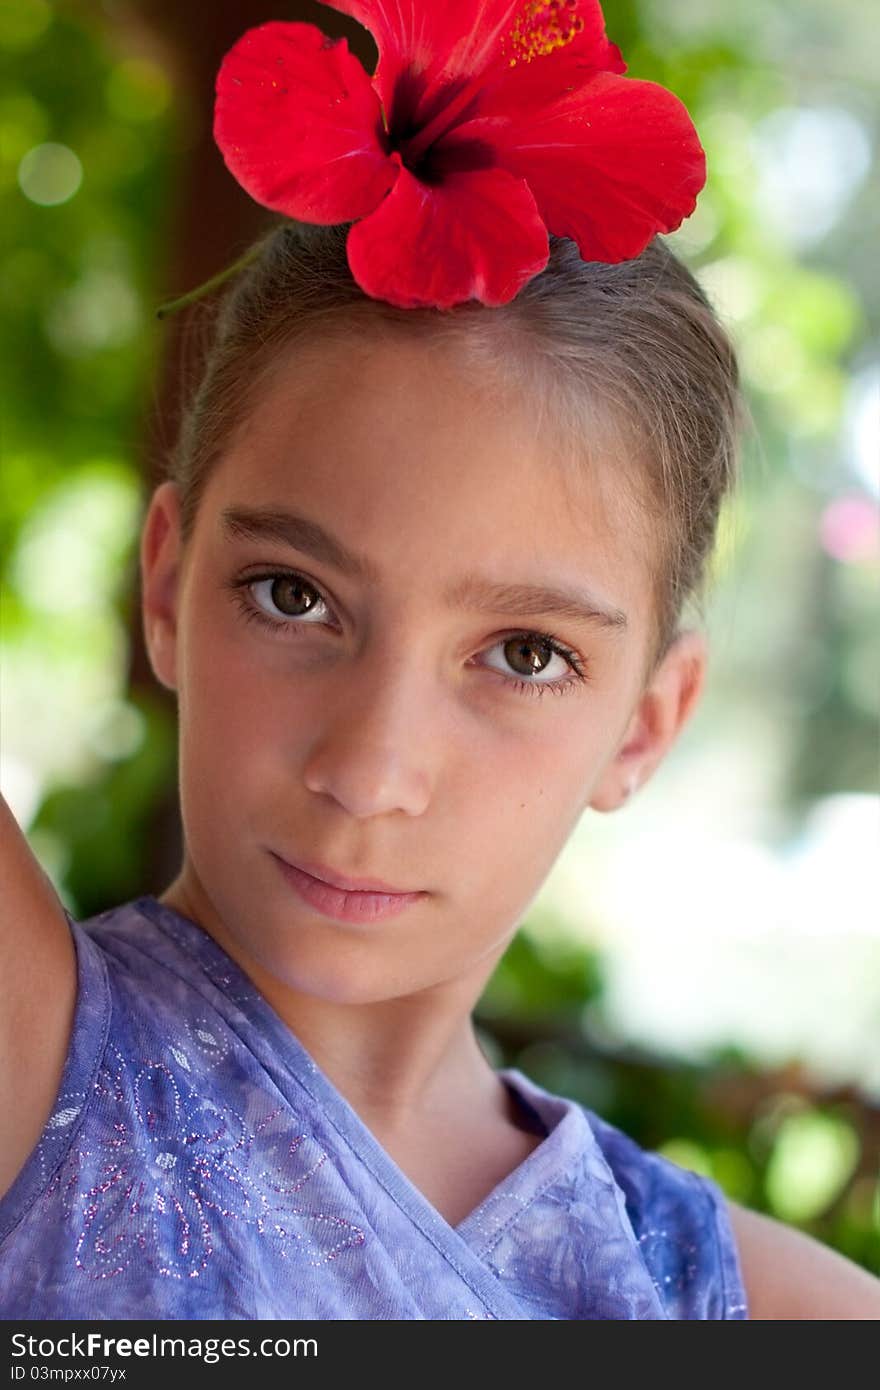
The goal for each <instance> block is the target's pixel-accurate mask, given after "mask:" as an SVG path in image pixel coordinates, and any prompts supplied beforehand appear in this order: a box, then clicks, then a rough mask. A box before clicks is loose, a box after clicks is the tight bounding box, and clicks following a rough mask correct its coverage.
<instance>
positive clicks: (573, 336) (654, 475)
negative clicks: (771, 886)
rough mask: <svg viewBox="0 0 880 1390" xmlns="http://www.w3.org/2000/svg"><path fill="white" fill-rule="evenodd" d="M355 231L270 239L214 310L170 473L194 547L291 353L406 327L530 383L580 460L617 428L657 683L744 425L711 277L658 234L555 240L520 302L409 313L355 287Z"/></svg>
mask: <svg viewBox="0 0 880 1390" xmlns="http://www.w3.org/2000/svg"><path fill="white" fill-rule="evenodd" d="M349 226H350V224H349V223H343V224H339V225H336V226H329V227H325V226H317V225H311V224H305V223H298V222H295V221H293V220H291V219H288V218H285V219H284V220H283V221H282V222H281V223H280V224H278V225H277V226H275V227H273V228H272V229H271V230H270V231H269V232H268V233H267V234H266V235H265V236H264V237H263V238H261V239H260V240H259V241H258V242H257V243H255V247H254V258H253V259H252V260H251V261H250V262H249V263H248V265H247V267H246V268H245V269H244V270H243V271H241V272H239V273H238V274H237V275H236V277H235V278H234V280H232V281H231V283H230V286H229V288H228V289H227V290H226V293H225V294H224V295H223V297H222V299H221V300H220V301H219V304H218V305H217V306H216V308H215V309H214V310H213V311H212V318H211V326H210V334H211V336H210V340H209V342H208V345H207V351H206V353H205V356H204V361H203V365H202V368H201V375H200V378H199V380H198V381H197V383H196V385H195V389H194V391H193V392H192V396H191V399H190V401H189V403H188V405H187V407H186V409H185V413H184V416H183V418H182V422H181V428H180V432H179V435H178V440H177V445H176V448H175V449H174V451H173V453H172V454H171V456H170V458H169V460H168V463H167V465H166V473H167V476H168V477H169V478H170V479H171V480H173V481H174V482H175V483H176V484H177V486H178V488H179V490H180V495H181V537H182V542H183V544H184V546H186V545H187V544H188V542H189V540H190V538H191V536H192V533H193V529H194V526H195V520H196V514H197V512H198V508H199V502H200V499H201V497H202V494H203V492H204V489H205V486H206V484H207V482H208V479H209V478H210V476H211V473H212V471H213V469H214V468H215V466H216V464H217V462H218V460H219V459H220V457H221V456H222V455H223V453H224V452H225V451H226V449H227V448H228V447H229V444H230V442H231V439H232V436H233V434H234V433H235V431H236V430H237V428H238V427H239V425H240V424H241V423H242V422H243V421H245V420H246V419H247V418H248V416H249V414H250V412H251V410H252V408H253V407H254V405H255V404H256V402H257V399H258V395H259V391H260V387H261V385H262V384H263V383H264V382H265V380H266V378H267V376H268V375H269V374H270V373H271V371H272V370H273V368H274V367H275V366H276V365H277V363H278V360H279V356H280V355H281V354H282V352H283V353H284V354H285V355H286V354H287V353H288V351H289V349H291V348H293V347H295V346H296V345H297V344H301V345H302V347H303V350H306V348H307V347H308V346H314V345H318V344H324V343H328V342H329V341H331V340H336V341H338V340H345V339H347V338H350V337H356V336H358V335H364V336H367V337H369V336H370V335H382V334H383V333H395V332H398V333H409V334H414V335H416V336H417V337H421V338H422V339H429V340H440V339H447V340H453V341H455V342H456V343H457V345H458V346H459V347H460V348H461V349H462V350H463V351H464V352H465V353H466V354H469V360H470V361H471V362H472V363H474V364H476V365H478V366H479V368H480V369H482V370H485V371H486V372H487V373H494V374H495V378H496V379H504V380H506V381H508V382H510V381H513V382H516V383H517V384H518V385H519V386H520V387H521V389H522V390H523V391H524V392H526V393H527V395H528V398H529V399H530V400H531V401H532V402H533V403H534V404H535V406H536V408H537V409H539V410H540V411H541V413H542V417H546V418H547V419H548V420H549V421H551V422H552V423H553V426H554V429H555V431H556V433H557V434H558V435H562V436H563V437H566V438H567V443H568V444H569V445H570V446H571V447H572V449H573V451H574V455H575V457H577V455H578V453H579V452H582V453H583V454H584V455H585V456H586V455H588V454H589V452H590V449H589V444H590V440H591V439H592V438H594V437H595V431H596V426H597V421H598V422H600V423H603V424H604V427H605V429H606V431H607V429H608V428H609V427H610V429H611V430H612V431H613V433H614V437H615V438H616V440H617V441H618V444H619V446H620V447H619V450H618V451H617V452H618V453H619V456H620V469H619V482H620V484H621V487H622V489H623V493H624V494H625V495H626V496H627V497H628V499H629V508H628V514H629V517H630V518H631V519H632V521H633V523H634V525H635V526H636V527H637V528H638V530H639V531H640V532H641V534H642V535H643V536H644V540H645V543H646V553H647V554H648V563H649V566H650V583H651V590H652V595H653V601H654V613H655V627H654V640H653V642H652V643H651V647H650V651H649V652H648V654H647V659H646V665H645V672H646V675H647V674H649V673H650V672H651V671H652V670H653V669H654V668H655V667H656V664H657V663H658V662H659V661H660V660H661V659H662V657H663V656H664V655H665V653H666V652H667V650H668V648H669V646H670V644H671V642H672V641H673V640H674V637H675V635H676V633H677V631H678V628H679V624H680V622H681V618H682V610H683V608H684V606H685V604H686V603H687V602H688V601H689V600H691V599H694V600H696V601H697V602H701V601H702V599H703V597H704V591H705V587H706V583H707V574H708V567H709V563H708V562H709V560H710V557H711V554H712V551H713V547H714V542H715V536H716V531H717V525H718V519H719V515H720V511H721V505H722V503H723V501H724V499H725V497H726V496H727V494H728V493H729V492H731V491H732V489H733V486H734V482H735V477H736V460H737V444H738V435H739V429H740V425H741V421H742V416H743V411H742V404H741V398H740V392H739V372H738V367H737V362H736V357H735V353H734V349H733V346H732V344H731V342H730V339H729V338H728V336H727V333H726V332H725V330H724V328H723V327H722V326H721V324H720V323H719V321H718V319H717V318H716V316H715V314H714V313H713V311H712V308H711V306H710V304H709V302H708V300H707V298H706V296H705V294H704V293H703V291H702V289H701V288H700V286H699V284H698V283H697V281H696V280H695V278H694V276H693V275H692V274H691V272H690V271H689V270H688V269H687V268H686V267H685V266H684V265H683V264H682V263H681V262H680V261H679V260H678V259H677V257H676V256H675V255H674V254H673V252H672V251H671V250H670V249H669V248H668V246H666V244H665V243H664V242H663V241H662V240H661V239H660V238H658V237H655V238H654V240H653V241H652V242H651V243H650V244H649V245H648V247H647V248H646V249H645V251H644V252H643V253H642V254H641V255H640V256H638V257H637V258H635V259H633V260H629V261H623V262H622V263H620V264H618V265H609V264H605V263H602V262H585V261H583V260H581V257H580V254H579V252H578V249H577V246H576V244H575V242H573V241H572V240H570V239H569V238H567V237H556V236H551V237H550V257H549V261H548V264H547V266H546V268H545V269H544V270H543V271H542V272H541V273H540V274H538V275H536V276H534V277H533V279H532V280H530V281H529V282H528V283H527V284H526V285H525V286H524V288H523V289H522V290H520V292H519V293H518V294H517V296H516V297H515V298H514V299H513V300H511V301H510V302H509V303H508V304H505V305H502V306H499V307H492V308H490V307H487V306H485V305H483V304H481V303H479V302H478V301H475V300H472V301H469V302H467V303H465V304H460V305H456V306H454V307H453V308H451V309H443V310H438V309H430V308H429V309H401V308H397V307H396V306H394V305H391V304H388V303H386V302H385V301H383V300H376V299H372V298H370V297H369V296H368V295H366V294H365V293H364V291H363V290H362V289H361V288H360V286H359V285H358V284H357V282H356V281H355V279H354V277H353V276H352V274H351V271H350V269H349V266H348V261H347V258H346V250H345V243H346V236H347V232H348V228H349ZM597 412H598V414H597Z"/></svg>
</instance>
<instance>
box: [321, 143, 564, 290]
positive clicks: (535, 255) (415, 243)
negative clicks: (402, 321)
mask: <svg viewBox="0 0 880 1390" xmlns="http://www.w3.org/2000/svg"><path fill="white" fill-rule="evenodd" d="M347 249H348V263H349V266H350V267H351V271H352V274H353V275H354V277H355V279H356V280H357V282H358V284H359V285H360V286H361V288H362V289H363V290H364V291H365V293H367V294H369V295H371V296H372V297H373V298H374V299H386V300H388V302H389V303H391V304H397V305H399V306H400V307H401V308H404V309H416V308H425V307H430V308H436V309H448V308H451V307H452V305H454V304H459V303H462V302H463V301H464V300H467V299H478V300H480V301H481V302H482V303H483V304H488V305H493V306H494V305H499V304H506V303H507V302H508V301H509V300H511V299H513V298H514V296H515V295H517V294H518V293H519V291H520V290H521V289H522V287H523V285H525V284H526V283H527V281H529V280H531V278H532V276H533V275H537V274H538V272H539V271H541V270H543V269H544V267H545V266H546V264H547V260H548V257H549V254H550V243H549V241H548V238H547V229H546V227H545V226H544V223H543V222H542V221H541V218H540V216H539V214H538V209H537V207H536V206H535V200H534V198H533V197H532V194H531V193H530V192H529V188H528V185H527V184H526V183H525V182H524V180H522V179H516V178H514V177H513V176H512V175H511V174H507V173H505V171H504V170H503V169H480V170H477V171H467V172H459V173H450V174H448V175H447V176H446V177H445V178H444V179H443V181H442V183H439V184H436V185H432V186H429V185H427V184H424V183H422V182H420V180H419V179H417V178H415V177H414V176H413V175H412V174H411V173H410V172H409V170H408V169H406V168H404V167H403V166H401V169H400V176H399V178H398V180H397V182H396V184H395V185H394V187H393V189H392V190H391V192H390V193H389V194H388V197H387V198H386V199H385V200H384V202H383V203H382V204H381V206H380V207H378V208H377V209H376V211H375V212H373V213H371V214H370V216H369V217H365V218H364V219H363V221H361V222H358V223H356V224H355V226H353V227H352V228H351V229H350V231H349V233H348V241H347Z"/></svg>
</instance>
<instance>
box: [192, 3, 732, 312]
mask: <svg viewBox="0 0 880 1390" xmlns="http://www.w3.org/2000/svg"><path fill="white" fill-rule="evenodd" d="M333 8H334V9H337V10H342V11H344V12H345V13H346V14H349V15H351V16H352V17H353V18H355V19H356V20H358V21H359V22H360V23H361V24H363V25H364V26H365V27H366V28H367V29H369V30H370V32H371V33H372V34H373V37H374V38H375V40H376V44H377V47H378V50H379V61H378V64H377V66H376V71H375V72H374V74H373V76H372V77H370V76H369V75H368V74H367V73H366V71H365V70H364V68H363V67H362V65H361V64H360V62H359V61H358V60H357V59H356V58H355V56H354V55H353V54H352V53H351V52H350V51H349V48H348V43H347V40H346V39H344V38H341V39H337V40H335V41H334V40H332V39H329V38H328V37H327V36H326V35H325V34H323V33H322V32H321V30H320V29H317V28H316V27H315V26H314V25H312V24H296V23H290V24H287V23H280V22H272V23H268V24H262V25H259V26H258V27H257V28H255V29H250V30H248V31H247V33H245V34H243V35H242V37H241V38H240V39H239V40H238V42H237V43H235V44H234V45H233V47H232V48H231V49H230V50H229V52H228V53H227V54H226V56H225V58H224V59H223V62H222V64H221V67H220V71H219V73H218V75H217V100H216V107H215V116H214V138H215V140H216V141H217V144H218V146H219V148H220V151H221V153H222V155H223V158H224V160H225V161H226V164H227V166H228V168H229V169H230V171H231V172H232V174H233V175H234V176H235V178H236V179H237V180H238V182H239V183H240V184H241V185H242V187H243V188H244V189H246V191H247V192H248V193H249V194H250V195H251V197H253V198H254V199H255V200H256V201H257V202H258V203H261V204H263V205H264V206H265V207H268V208H272V209H274V210H275V211H277V212H281V213H284V214H286V215H287V216H288V217H293V218H296V219H297V220H299V221H302V222H319V223H340V222H349V221H350V222H352V223H353V225H352V226H351V227H350V228H349V232H348V239H347V243H346V248H347V254H348V261H349V265H350V267H351V271H352V274H353V275H354V277H355V279H356V280H357V282H358V284H359V285H360V286H361V288H362V289H363V290H364V291H365V293H366V294H368V295H370V296H372V297H373V298H377V299H384V300H387V301H388V302H390V303H392V304H397V305H400V306H401V307H403V308H418V307H434V308H449V307H451V306H452V305H454V304H458V303H461V302H462V301H464V300H467V299H477V300H480V301H481V302H482V303H483V304H487V305H499V304H506V303H507V302H508V301H509V300H511V299H513V298H514V296H515V295H516V294H517V293H518V292H519V291H520V290H521V289H522V287H523V285H525V284H526V283H527V281H529V280H530V279H531V278H532V277H533V276H534V275H537V274H538V272H539V271H541V270H543V269H544V267H545V266H546V264H547V260H548V257H549V242H548V232H552V233H553V234H554V235H555V236H565V237H571V238H572V240H574V241H575V242H576V243H577V246H578V249H579V251H580V254H581V256H582V257H583V258H584V260H598V261H612V262H613V261H622V260H628V259H629V258H631V257H633V256H637V255H639V253H640V252H641V251H642V250H644V248H645V246H646V245H647V244H648V242H649V241H650V239H651V237H652V236H653V235H654V234H655V233H656V232H671V231H674V230H675V228H676V227H678V226H679V225H680V223H681V222H682V221H683V219H684V218H685V217H687V216H689V214H690V213H691V212H693V210H694V207H695V205H696V198H697V194H698V193H699V191H700V189H701V188H702V187H703V184H704V182H705V177H706V165H705V156H704V154H703V150H702V147H701V145H700V142H699V139H698V137H697V134H696V131H695V130H694V127H693V124H692V123H691V120H690V117H689V116H688V113H687V111H686V109H685V107H684V106H683V105H682V103H681V102H680V101H679V99H678V98H677V97H676V96H674V95H673V94H672V92H669V91H667V90H666V88H665V87H661V86H658V85H657V84H656V83H654V82H642V81H637V80H636V79H634V78H630V77H624V76H622V74H623V73H624V72H625V71H626V64H625V63H624V62H623V59H622V58H621V56H620V52H619V50H618V49H617V48H616V47H615V45H614V44H612V43H610V42H609V41H608V39H607V38H606V36H605V20H604V17H603V14H602V10H601V8H600V6H599V3H598V0H550V3H548V4H541V3H535V2H534V0H529V2H527V3H524V2H523V0H333Z"/></svg>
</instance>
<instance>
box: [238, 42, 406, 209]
mask: <svg viewBox="0 0 880 1390" xmlns="http://www.w3.org/2000/svg"><path fill="white" fill-rule="evenodd" d="M216 90H217V100H216V104H215V108H214V139H215V140H216V142H217V144H218V146H219V147H220V152H221V154H222V155H223V158H224V160H225V161H226V165H227V167H228V168H229V170H230V172H231V173H232V174H233V175H234V176H235V178H236V179H237V180H238V182H239V183H240V184H241V185H242V187H243V188H244V189H245V190H246V191H247V192H248V193H249V194H250V195H251V197H252V198H254V199H256V201H257V202H258V203H262V204H263V206H264V207H268V208H273V209H274V210H275V211H276V212H283V213H285V214H286V215H287V216H288V217H295V218H298V219H299V220H301V221H303V222H323V223H336V222H347V221H349V220H351V219H354V218H356V217H363V216H364V214H365V213H368V212H372V210H373V209H374V208H375V207H376V206H377V205H378V204H379V203H380V202H381V200H382V198H383V197H384V195H385V194H386V193H387V192H388V189H389V188H390V187H391V186H392V185H393V183H394V180H395V178H396V177H397V166H396V164H395V163H394V161H393V160H392V159H390V158H389V156H388V153H387V149H386V145H385V138H384V131H383V127H382V114H381V110H380V107H379V99H378V97H377V96H376V93H375V92H374V90H373V87H372V84H371V82H370V79H369V77H368V76H367V74H366V72H365V71H364V69H363V67H362V65H361V64H360V63H359V62H358V60H357V58H355V56H354V55H353V54H352V53H350V52H349V51H348V41H347V40H346V39H338V40H336V41H335V42H334V41H332V40H331V39H328V38H327V37H326V35H324V34H323V33H322V32H321V30H320V29H317V28H316V27H315V26H314V25H313V24H285V23H281V22H277V21H274V22H271V23H269V24H261V25H259V26H258V27H257V28H255V29H249V30H248V31H247V32H246V33H245V34H243V35H242V37H241V38H240V39H239V40H238V41H237V42H236V43H235V44H233V46H232V48H231V49H230V50H229V52H228V53H227V54H226V56H225V58H224V59H223V62H222V63H221V65H220V71H219V72H218V74H217V87H216Z"/></svg>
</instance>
